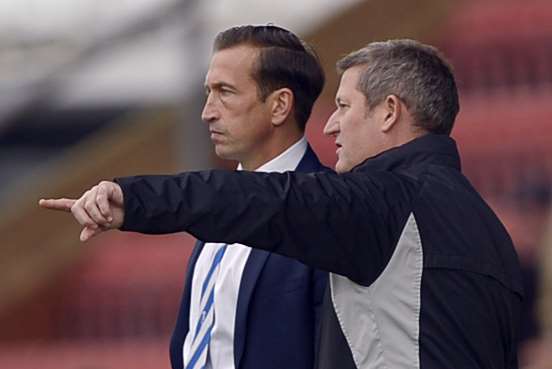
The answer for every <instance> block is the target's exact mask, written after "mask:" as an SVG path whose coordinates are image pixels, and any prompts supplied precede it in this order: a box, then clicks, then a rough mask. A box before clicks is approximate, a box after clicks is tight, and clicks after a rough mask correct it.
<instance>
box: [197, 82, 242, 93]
mask: <svg viewBox="0 0 552 369" xmlns="http://www.w3.org/2000/svg"><path fill="white" fill-rule="evenodd" d="M223 87H227V88H230V89H232V90H234V91H236V88H235V87H234V86H232V85H231V84H229V83H226V82H215V83H212V84H211V86H209V84H207V83H204V84H203V88H205V89H206V90H207V89H217V90H220V89H221V88H223Z"/></svg>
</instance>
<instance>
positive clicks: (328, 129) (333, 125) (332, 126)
mask: <svg viewBox="0 0 552 369" xmlns="http://www.w3.org/2000/svg"><path fill="white" fill-rule="evenodd" d="M336 115H337V109H336V110H335V111H334V112H333V113H332V115H330V117H329V118H328V121H327V122H326V125H325V126H324V134H325V135H326V136H336V135H337V134H338V133H339V121H338V119H337V118H336Z"/></svg>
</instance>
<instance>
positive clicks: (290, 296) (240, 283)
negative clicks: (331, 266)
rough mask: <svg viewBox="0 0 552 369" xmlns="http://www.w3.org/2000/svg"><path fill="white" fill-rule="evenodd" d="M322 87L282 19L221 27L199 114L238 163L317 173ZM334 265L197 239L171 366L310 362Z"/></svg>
mask: <svg viewBox="0 0 552 369" xmlns="http://www.w3.org/2000/svg"><path fill="white" fill-rule="evenodd" d="M323 85H324V73H323V70H322V67H321V65H320V63H319V61H318V58H317V56H316V55H315V54H314V52H313V51H312V50H311V49H310V47H309V46H307V45H306V44H305V43H304V42H303V41H301V40H300V39H299V38H298V37H297V36H296V35H295V34H293V33H291V32H289V31H287V30H285V29H282V28H280V27H276V26H272V25H267V26H239V27H233V28H230V29H228V30H226V31H224V32H221V33H219V34H218V35H217V37H216V39H215V42H214V47H213V55H212V58H211V62H210V65H209V70H208V72H207V75H206V78H205V92H206V102H205V106H204V109H203V112H202V119H203V121H205V122H206V123H207V125H208V128H209V132H210V137H211V140H212V142H213V144H214V146H215V152H216V154H217V155H218V156H219V157H221V158H223V159H230V160H235V161H237V162H239V166H238V170H242V169H243V170H247V171H263V172H285V171H293V170H296V171H301V172H317V171H323V170H325V168H324V167H323V166H322V165H321V164H320V162H319V160H318V158H317V157H316V155H315V154H314V152H313V151H312V149H311V148H310V146H309V145H308V143H307V141H306V139H305V137H304V131H305V125H306V123H307V120H308V118H309V116H310V113H311V109H312V106H313V104H314V101H315V100H316V99H317V98H318V96H319V94H320V92H321V90H322V87H323ZM326 280H327V273H325V272H321V271H318V270H316V269H313V268H311V267H308V266H305V265H304V264H302V263H300V262H298V261H295V260H293V259H289V258H287V257H284V256H281V255H276V254H272V253H270V252H267V251H264V250H252V249H251V248H249V247H247V246H244V245H240V244H233V245H226V244H221V243H204V242H202V241H198V242H197V244H196V246H195V248H194V250H193V252H192V255H191V257H190V260H189V265H188V270H187V273H186V280H185V285H184V292H183V296H182V301H181V306H180V310H179V313H178V319H177V323H176V327H175V330H174V333H173V336H172V340H171V347H170V357H171V364H172V367H173V368H174V369H182V368H186V369H201V368H211V369H257V368H263V369H270V368H274V369H281V368H286V369H305V368H312V367H313V365H314V354H315V336H316V328H317V326H318V317H319V310H320V306H321V303H322V297H323V292H324V290H325V288H326Z"/></svg>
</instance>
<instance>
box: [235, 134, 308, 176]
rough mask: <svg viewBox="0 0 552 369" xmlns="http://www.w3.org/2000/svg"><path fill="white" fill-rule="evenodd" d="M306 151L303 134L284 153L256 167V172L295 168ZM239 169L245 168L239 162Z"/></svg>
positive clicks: (285, 170)
mask: <svg viewBox="0 0 552 369" xmlns="http://www.w3.org/2000/svg"><path fill="white" fill-rule="evenodd" d="M306 151H307V139H306V138H305V136H303V137H301V139H299V141H297V142H296V143H294V144H293V145H291V146H290V147H288V148H287V149H286V150H285V151H284V152H283V153H281V154H280V155H278V156H276V157H275V158H273V159H272V160H270V161H268V162H266V163H264V164H263V165H261V166H260V167H259V168H257V169H255V172H280V173H282V172H287V171H291V170H295V168H297V165H299V162H300V161H301V159H302V158H303V155H305V152H306ZM237 170H243V167H242V165H241V163H240V164H238V168H237Z"/></svg>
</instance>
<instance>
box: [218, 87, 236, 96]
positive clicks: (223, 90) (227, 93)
mask: <svg viewBox="0 0 552 369" xmlns="http://www.w3.org/2000/svg"><path fill="white" fill-rule="evenodd" d="M233 94H234V91H232V90H231V89H229V88H227V87H223V88H221V89H220V95H221V96H223V97H224V96H230V95H233Z"/></svg>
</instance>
